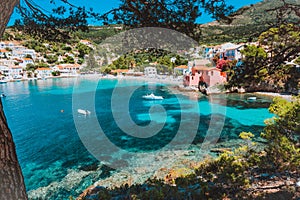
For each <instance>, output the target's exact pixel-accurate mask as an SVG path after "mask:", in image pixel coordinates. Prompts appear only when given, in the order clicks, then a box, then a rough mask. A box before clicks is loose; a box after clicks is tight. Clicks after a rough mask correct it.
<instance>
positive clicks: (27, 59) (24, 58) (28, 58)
mask: <svg viewBox="0 0 300 200" xmlns="http://www.w3.org/2000/svg"><path fill="white" fill-rule="evenodd" d="M24 60H32V59H31V58H24Z"/></svg>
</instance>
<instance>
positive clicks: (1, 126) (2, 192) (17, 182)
mask: <svg viewBox="0 0 300 200" xmlns="http://www.w3.org/2000/svg"><path fill="white" fill-rule="evenodd" d="M17 3H19V0H1V1H0V36H2V35H3V33H4V30H5V27H6V25H7V23H8V21H9V18H10V16H11V14H12V12H13V9H14V7H15V6H16V4H17ZM0 199H7V200H15V199H27V195H26V189H25V184H24V180H23V175H22V171H21V168H20V165H19V162H18V159H17V154H16V148H15V144H14V141H13V138H12V135H11V132H10V130H9V128H8V125H7V122H6V118H5V115H4V112H3V106H2V102H1V99H0Z"/></svg>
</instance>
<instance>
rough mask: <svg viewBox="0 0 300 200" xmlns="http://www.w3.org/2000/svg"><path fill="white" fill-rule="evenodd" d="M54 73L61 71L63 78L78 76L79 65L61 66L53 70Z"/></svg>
mask: <svg viewBox="0 0 300 200" xmlns="http://www.w3.org/2000/svg"><path fill="white" fill-rule="evenodd" d="M52 69H53V70H54V71H59V72H60V75H61V76H64V75H66V76H70V75H71V76H77V75H79V74H80V65H79V64H60V65H57V66H55V67H53V68H52Z"/></svg>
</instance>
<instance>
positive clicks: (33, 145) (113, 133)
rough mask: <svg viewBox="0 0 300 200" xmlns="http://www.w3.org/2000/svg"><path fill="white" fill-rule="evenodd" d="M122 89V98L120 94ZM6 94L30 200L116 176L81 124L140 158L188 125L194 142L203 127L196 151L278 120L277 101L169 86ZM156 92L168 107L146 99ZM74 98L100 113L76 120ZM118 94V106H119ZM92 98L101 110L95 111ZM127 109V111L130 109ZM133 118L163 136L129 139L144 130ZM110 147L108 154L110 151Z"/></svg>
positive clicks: (97, 85) (104, 84)
mask: <svg viewBox="0 0 300 200" xmlns="http://www.w3.org/2000/svg"><path fill="white" fill-rule="evenodd" d="M78 84H79V85H78ZM116 88H117V89H118V92H117V93H116V94H114V91H115V89H116ZM131 88H134V89H135V90H134V91H133V92H132V93H131V94H130V99H129V103H128V104H127V103H126V93H127V92H128V91H130V89H131ZM0 91H2V92H4V93H5V94H6V96H7V97H6V98H3V99H2V102H3V106H4V111H5V115H6V117H7V121H8V124H9V127H10V129H11V131H12V134H13V138H14V141H15V144H16V148H17V155H18V159H19V162H20V165H21V168H22V171H23V175H24V179H25V184H26V189H27V191H28V193H29V197H30V198H35V197H37V196H39V195H41V194H43V195H44V197H45V198H46V199H67V198H68V197H69V196H70V195H72V196H77V195H79V194H80V193H81V192H82V191H83V190H84V189H85V188H87V187H88V186H89V185H91V184H93V183H94V182H95V181H97V180H99V179H103V178H105V177H109V176H110V175H111V173H114V170H113V169H111V168H109V167H107V166H106V165H103V163H101V161H102V160H100V161H99V160H97V159H96V158H95V157H94V156H93V155H92V154H91V153H90V152H89V151H91V150H90V149H87V148H86V144H85V142H84V141H82V140H81V139H82V137H83V136H86V137H89V139H91V140H92V142H93V141H97V140H101V138H100V139H99V138H98V137H97V135H96V134H98V132H97V131H96V130H97V129H95V128H93V126H92V127H91V126H87V127H84V124H83V126H81V127H79V128H78V123H79V124H80V123H83V122H86V121H88V120H92V119H96V120H97V121H98V123H99V126H100V127H101V128H102V131H103V132H104V133H105V136H106V137H107V138H108V139H109V141H111V143H112V144H114V145H115V146H117V147H118V148H120V149H122V150H123V151H127V152H131V153H135V152H151V151H157V150H159V149H161V148H163V147H166V146H167V145H168V144H169V143H171V142H172V141H173V140H174V138H175V137H176V135H177V134H178V132H179V131H178V130H179V127H181V125H182V124H184V125H183V126H182V127H183V128H180V130H181V132H182V133H183V136H181V137H183V138H184V137H186V138H188V137H190V131H191V130H194V129H192V127H196V132H195V135H194V136H195V137H193V138H190V139H191V140H188V141H190V142H189V143H190V144H191V145H199V144H201V143H202V142H203V140H204V139H205V136H206V135H207V133H208V130H209V131H212V132H214V127H219V126H220V124H221V132H220V138H219V140H218V141H219V142H220V141H230V140H231V139H236V138H238V135H239V133H240V132H242V131H251V132H253V133H254V134H255V135H256V136H259V134H260V132H261V131H262V129H263V127H264V123H263V122H264V120H265V119H266V118H270V117H272V115H271V114H270V113H269V112H268V109H267V108H268V106H269V104H270V102H271V100H270V99H266V98H262V97H258V100H257V101H256V102H248V101H247V100H246V99H247V97H248V96H249V94H244V95H239V94H229V95H214V96H210V97H205V96H202V97H193V96H187V95H184V94H181V93H174V92H172V89H170V87H167V86H166V85H161V84H156V83H147V82H143V81H136V80H119V81H118V80H115V79H113V80H108V79H102V80H97V79H81V80H80V81H79V82H78V80H76V79H75V78H73V79H47V80H37V81H28V82H13V83H12V82H10V83H6V84H1V85H0ZM151 92H153V93H155V94H156V95H161V96H163V97H164V100H161V101H147V100H144V99H142V98H141V97H142V96H143V95H145V94H149V93H151ZM74 94H75V96H76V95H79V96H80V98H79V99H77V101H80V102H79V104H80V105H87V107H88V108H89V109H90V108H91V109H92V110H93V111H94V112H92V113H91V115H90V116H83V115H81V114H79V113H76V110H77V107H76V106H77V104H76V105H75V106H74ZM113 95H115V96H114V98H117V99H118V101H117V102H116V103H115V105H114V106H112V96H113ZM90 97H92V100H93V102H94V105H90V104H89V102H90V100H91V98H90ZM123 104H124V105H123ZM153 106H154V107H153ZM124 107H126V108H128V110H126V109H125V110H123V108H124ZM151 108H154V110H152V111H153V112H152V111H151ZM155 109H156V111H155ZM150 112H151V115H150V114H149V113H150ZM128 116H129V117H131V119H132V121H133V122H134V123H135V124H136V125H137V126H139V127H147V126H150V125H151V126H153V127H154V128H155V127H160V129H159V130H158V131H157V132H155V134H154V133H153V135H151V137H135V136H133V135H130V134H128V132H130V133H135V132H136V130H137V128H136V127H134V126H132V125H130V123H129V122H128ZM117 118H118V122H116V120H115V119H117ZM196 118H198V119H199V122H198V121H197V120H196ZM223 121H224V123H223ZM91 122H92V121H91ZM151 123H152V124H151ZM120 126H122V127H123V128H120ZM138 130H139V129H138ZM141 130H146V129H141ZM151 130H152V129H151ZM79 132H80V134H79ZM93 132H95V133H93ZM93 134H95V135H93ZM135 134H139V133H138V132H137V133H135ZM144 134H146V133H144ZM185 134H186V135H185ZM182 141H185V140H184V139H183V140H182ZM179 143H180V142H178V145H180V144H179ZM174 144H175V145H176V144H177V143H176V142H175V143H174ZM103 148H108V147H106V145H105V144H104V145H103ZM92 151H93V150H92ZM112 154H113V152H112ZM99 155H100V158H103V161H107V160H109V158H107V157H113V156H112V155H109V153H108V154H107V153H106V154H104V152H103V155H102V154H101V152H100V153H99ZM101 156H102V157H101Z"/></svg>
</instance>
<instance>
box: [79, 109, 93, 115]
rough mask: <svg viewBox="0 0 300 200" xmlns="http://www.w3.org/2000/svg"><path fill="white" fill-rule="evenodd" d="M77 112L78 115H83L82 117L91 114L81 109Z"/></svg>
mask: <svg viewBox="0 0 300 200" xmlns="http://www.w3.org/2000/svg"><path fill="white" fill-rule="evenodd" d="M77 112H78V113H80V114H83V115H89V114H91V111H89V110H83V109H78V110H77Z"/></svg>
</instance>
